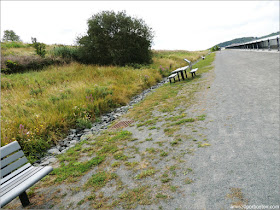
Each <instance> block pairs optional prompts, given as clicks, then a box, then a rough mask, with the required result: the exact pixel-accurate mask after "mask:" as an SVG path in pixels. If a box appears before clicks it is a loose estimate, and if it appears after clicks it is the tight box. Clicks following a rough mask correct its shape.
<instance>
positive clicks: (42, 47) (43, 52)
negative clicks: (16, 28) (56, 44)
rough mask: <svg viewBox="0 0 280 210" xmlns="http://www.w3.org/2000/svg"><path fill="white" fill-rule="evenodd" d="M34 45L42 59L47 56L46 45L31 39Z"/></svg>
mask: <svg viewBox="0 0 280 210" xmlns="http://www.w3.org/2000/svg"><path fill="white" fill-rule="evenodd" d="M31 40H32V45H33V47H34V48H35V50H36V53H37V55H39V56H41V57H42V58H43V57H45V55H46V44H44V43H41V42H37V39H36V38H33V37H31Z"/></svg>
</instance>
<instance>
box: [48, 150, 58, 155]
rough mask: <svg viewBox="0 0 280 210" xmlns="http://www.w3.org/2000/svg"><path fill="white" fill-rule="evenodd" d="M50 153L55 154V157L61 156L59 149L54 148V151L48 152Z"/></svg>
mask: <svg viewBox="0 0 280 210" xmlns="http://www.w3.org/2000/svg"><path fill="white" fill-rule="evenodd" d="M48 153H50V154H53V155H58V154H60V152H59V150H58V149H57V148H52V149H50V150H48Z"/></svg>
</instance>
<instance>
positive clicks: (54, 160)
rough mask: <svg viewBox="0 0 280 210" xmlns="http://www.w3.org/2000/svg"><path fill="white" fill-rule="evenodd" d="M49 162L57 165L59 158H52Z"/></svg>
mask: <svg viewBox="0 0 280 210" xmlns="http://www.w3.org/2000/svg"><path fill="white" fill-rule="evenodd" d="M48 161H49V163H55V162H56V161H57V158H55V157H50V158H49V159H48Z"/></svg>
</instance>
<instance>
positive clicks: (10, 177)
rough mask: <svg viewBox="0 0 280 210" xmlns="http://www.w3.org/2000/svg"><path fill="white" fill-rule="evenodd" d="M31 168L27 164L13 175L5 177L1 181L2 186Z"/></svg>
mask: <svg viewBox="0 0 280 210" xmlns="http://www.w3.org/2000/svg"><path fill="white" fill-rule="evenodd" d="M30 166H31V164H30V163H27V164H25V165H24V166H22V167H21V168H19V169H17V170H15V171H14V172H13V173H11V174H9V175H7V176H5V177H4V178H3V179H1V182H0V183H1V185H2V184H4V183H5V182H7V181H9V180H10V179H12V178H13V177H14V176H16V175H18V174H20V173H21V172H22V171H24V170H26V169H28V168H29V167H30Z"/></svg>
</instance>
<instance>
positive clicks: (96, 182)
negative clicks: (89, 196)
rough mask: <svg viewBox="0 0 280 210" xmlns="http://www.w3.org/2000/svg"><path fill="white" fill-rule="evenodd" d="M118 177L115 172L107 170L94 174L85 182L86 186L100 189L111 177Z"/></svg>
mask: <svg viewBox="0 0 280 210" xmlns="http://www.w3.org/2000/svg"><path fill="white" fill-rule="evenodd" d="M115 178H117V175H116V174H114V173H108V172H105V171H102V172H98V173H96V174H93V175H92V176H91V178H90V179H89V180H88V181H87V183H86V184H85V186H86V187H93V188H94V190H97V189H100V188H102V187H104V186H105V185H106V183H107V182H109V181H110V180H111V179H115Z"/></svg>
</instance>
